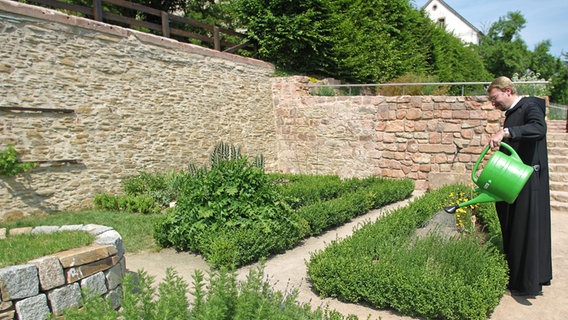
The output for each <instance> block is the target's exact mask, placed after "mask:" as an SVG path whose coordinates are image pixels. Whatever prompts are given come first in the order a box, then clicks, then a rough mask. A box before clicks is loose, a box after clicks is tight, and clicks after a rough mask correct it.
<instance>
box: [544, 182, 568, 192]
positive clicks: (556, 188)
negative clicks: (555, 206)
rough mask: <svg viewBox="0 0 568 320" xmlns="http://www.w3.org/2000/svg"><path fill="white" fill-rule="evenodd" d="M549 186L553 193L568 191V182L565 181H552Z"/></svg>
mask: <svg viewBox="0 0 568 320" xmlns="http://www.w3.org/2000/svg"><path fill="white" fill-rule="evenodd" d="M549 186H550V192H551V193H553V192H554V193H556V192H568V184H566V183H565V182H556V181H550V183H549Z"/></svg>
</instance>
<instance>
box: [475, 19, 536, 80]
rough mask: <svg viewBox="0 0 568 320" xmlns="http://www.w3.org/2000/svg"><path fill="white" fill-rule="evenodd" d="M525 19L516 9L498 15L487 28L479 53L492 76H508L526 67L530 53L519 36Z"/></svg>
mask: <svg viewBox="0 0 568 320" xmlns="http://www.w3.org/2000/svg"><path fill="white" fill-rule="evenodd" d="M525 23H526V20H525V18H524V16H523V15H522V14H521V13H520V12H518V11H516V12H509V13H508V14H507V16H506V17H500V18H499V20H498V21H497V22H495V23H494V24H493V25H491V27H490V28H489V31H488V32H487V35H485V36H483V37H482V39H481V42H480V53H481V55H482V57H483V60H484V61H485V66H486V68H487V70H488V71H489V72H490V73H491V74H493V75H494V76H501V75H504V76H508V77H510V76H511V75H513V74H514V73H522V72H524V71H525V70H527V69H528V67H529V63H530V55H529V54H528V48H527V45H526V44H525V42H524V41H523V40H522V39H521V37H520V32H521V30H522V29H523V28H524V26H525Z"/></svg>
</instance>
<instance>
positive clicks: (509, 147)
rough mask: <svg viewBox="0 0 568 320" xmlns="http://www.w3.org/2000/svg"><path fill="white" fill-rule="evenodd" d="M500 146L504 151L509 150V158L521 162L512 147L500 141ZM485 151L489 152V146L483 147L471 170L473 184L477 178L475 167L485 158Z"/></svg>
mask: <svg viewBox="0 0 568 320" xmlns="http://www.w3.org/2000/svg"><path fill="white" fill-rule="evenodd" d="M500 144H501V146H502V147H504V148H505V149H507V150H509V152H510V153H511V157H512V158H513V159H515V160H517V161H520V162H523V161H522V160H521V157H519V155H518V154H517V153H516V152H515V150H514V149H513V147H511V146H510V145H508V144H506V143H505V142H502V141H501V143H500ZM487 151H489V145H487V146H486V147H485V149H483V151H482V152H481V154H480V155H479V158H477V162H476V163H475V165H474V166H473V170H471V180H473V182H474V183H475V184H477V177H476V176H475V173H476V172H477V167H479V164H480V163H481V160H483V157H485V155H486V154H487Z"/></svg>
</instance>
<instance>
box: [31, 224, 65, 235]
mask: <svg viewBox="0 0 568 320" xmlns="http://www.w3.org/2000/svg"><path fill="white" fill-rule="evenodd" d="M57 231H59V226H40V227H35V228H33V230H32V234H40V233H47V234H51V233H55V232H57Z"/></svg>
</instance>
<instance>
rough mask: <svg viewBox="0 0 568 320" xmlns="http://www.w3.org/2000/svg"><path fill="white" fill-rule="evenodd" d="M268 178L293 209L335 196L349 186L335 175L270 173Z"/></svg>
mask: <svg viewBox="0 0 568 320" xmlns="http://www.w3.org/2000/svg"><path fill="white" fill-rule="evenodd" d="M269 178H270V179H271V180H272V184H274V185H275V186H276V188H277V190H278V193H279V194H281V195H282V196H284V197H285V198H286V202H288V204H289V205H290V206H292V208H293V209H298V208H300V207H303V206H305V205H308V204H312V203H315V202H318V201H326V200H330V199H333V198H337V197H338V196H339V195H340V194H342V193H344V192H345V191H346V190H347V188H350V187H351V185H347V184H345V183H344V181H342V180H341V178H339V176H337V175H310V174H282V173H271V174H269Z"/></svg>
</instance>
